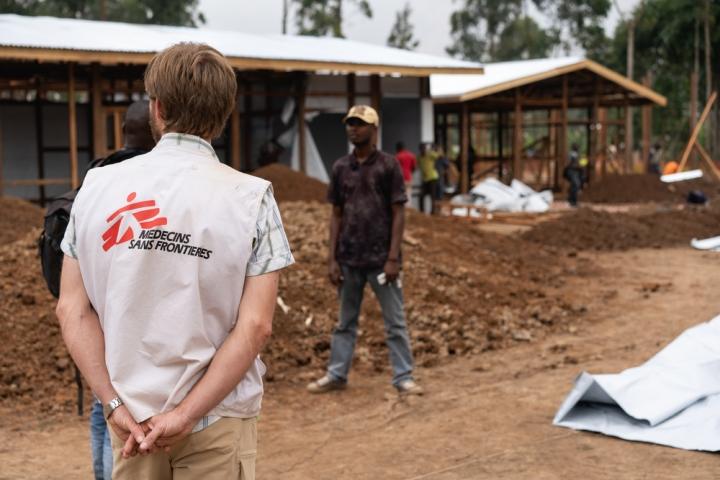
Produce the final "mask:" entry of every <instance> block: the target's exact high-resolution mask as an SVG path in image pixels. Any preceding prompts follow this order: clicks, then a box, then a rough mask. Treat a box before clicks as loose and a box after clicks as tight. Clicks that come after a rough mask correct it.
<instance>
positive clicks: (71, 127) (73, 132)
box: [67, 63, 80, 188]
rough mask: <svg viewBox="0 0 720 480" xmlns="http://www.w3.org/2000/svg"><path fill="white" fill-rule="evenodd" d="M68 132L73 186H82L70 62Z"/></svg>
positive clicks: (72, 74)
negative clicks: (79, 172)
mask: <svg viewBox="0 0 720 480" xmlns="http://www.w3.org/2000/svg"><path fill="white" fill-rule="evenodd" d="M67 102H68V133H69V139H68V140H69V141H68V145H69V147H70V151H69V154H70V182H71V186H72V188H78V187H79V186H80V176H79V175H78V151H77V110H76V106H75V64H74V63H70V64H68V92H67Z"/></svg>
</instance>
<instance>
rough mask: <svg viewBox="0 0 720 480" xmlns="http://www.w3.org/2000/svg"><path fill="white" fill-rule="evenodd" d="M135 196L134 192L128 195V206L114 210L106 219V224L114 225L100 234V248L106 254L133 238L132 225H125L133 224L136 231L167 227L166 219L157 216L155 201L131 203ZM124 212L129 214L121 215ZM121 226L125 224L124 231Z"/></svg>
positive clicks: (158, 212)
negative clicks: (101, 241) (101, 240)
mask: <svg viewBox="0 0 720 480" xmlns="http://www.w3.org/2000/svg"><path fill="white" fill-rule="evenodd" d="M136 196H137V194H136V193H135V192H132V193H131V194H130V195H128V196H127V201H128V204H127V205H125V206H124V207H121V208H119V209H117V210H115V211H114V212H113V213H112V214H111V215H110V216H109V217H108V218H107V222H108V223H111V222H113V221H114V223H112V225H110V226H109V227H108V229H107V230H105V233H103V234H102V239H103V241H104V243H103V247H102V248H103V250H105V251H106V252H107V251H108V250H110V249H111V248H112V247H114V246H115V245H120V244H121V243H125V242H127V241H130V240H132V239H133V238H135V231H134V230H133V225H127V224H128V223H131V224H132V223H134V224H135V225H134V226H135V227H136V228H137V230H138V231H139V230H145V229H148V228H154V227H160V226H162V225H167V218H166V217H159V216H158V215H159V214H160V209H159V208H157V207H156V206H155V200H143V201H140V202H135V203H131V202H133V200H135V197H136ZM126 212H131V214H125V215H123V214H124V213H126ZM128 221H129V222H128ZM123 224H125V228H124V229H123V228H122V227H123Z"/></svg>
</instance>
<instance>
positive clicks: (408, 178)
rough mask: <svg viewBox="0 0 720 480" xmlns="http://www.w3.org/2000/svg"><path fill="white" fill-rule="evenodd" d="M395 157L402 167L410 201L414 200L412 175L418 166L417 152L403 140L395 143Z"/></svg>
mask: <svg viewBox="0 0 720 480" xmlns="http://www.w3.org/2000/svg"><path fill="white" fill-rule="evenodd" d="M395 158H396V159H397V161H398V163H400V168H401V169H402V174H403V180H404V181H405V192H406V194H407V198H408V203H409V202H411V201H412V177H413V172H414V171H415V169H416V168H417V159H416V158H415V154H414V153H412V152H411V151H410V150H408V149H406V148H405V144H404V143H403V142H397V143H396V144H395Z"/></svg>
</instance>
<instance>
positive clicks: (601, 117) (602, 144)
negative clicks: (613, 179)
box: [598, 108, 607, 178]
mask: <svg viewBox="0 0 720 480" xmlns="http://www.w3.org/2000/svg"><path fill="white" fill-rule="evenodd" d="M606 118H607V110H606V109H604V108H601V109H600V111H599V112H598V128H599V129H600V135H599V139H598V152H599V154H600V162H601V163H600V176H601V177H602V178H605V177H606V176H607V126H606V125H605V119H606Z"/></svg>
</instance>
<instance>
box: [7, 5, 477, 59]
mask: <svg viewBox="0 0 720 480" xmlns="http://www.w3.org/2000/svg"><path fill="white" fill-rule="evenodd" d="M178 42H202V43H207V44H209V45H211V46H213V47H214V48H216V49H218V50H219V51H220V52H222V53H223V54H224V55H225V56H227V57H228V58H237V59H257V60H269V61H274V62H276V63H273V65H277V67H278V69H281V68H283V66H285V67H287V65H285V64H283V63H282V62H283V61H287V62H310V63H311V64H313V65H314V64H327V65H328V68H331V69H338V68H339V67H338V66H339V65H340V66H342V65H348V66H355V67H357V68H355V69H356V70H361V69H362V66H364V65H374V66H385V67H388V70H389V71H392V68H393V67H396V68H398V69H399V70H400V71H402V70H403V69H424V70H433V71H438V72H442V71H450V72H454V71H471V72H473V73H478V72H482V65H480V64H477V63H472V62H465V61H461V60H455V59H452V58H446V57H440V56H435V55H426V54H421V53H415V52H409V51H406V50H400V49H396V48H390V47H383V46H379V45H372V44H367V43H361V42H355V41H351V40H346V39H339V38H329V37H305V36H289V35H257V34H247V33H242V32H237V31H224V30H211V29H206V28H189V27H169V26H159V25H137V24H128V23H118V22H101V21H92V20H76V19H65V18H54V17H28V16H20V15H13V14H4V15H0V50H1V49H3V48H4V49H5V50H7V52H6V53H5V54H4V55H2V56H4V57H5V58H8V57H10V55H11V53H12V52H10V51H9V50H11V49H14V50H17V49H36V50H38V51H40V50H42V51H57V50H63V51H79V52H97V53H98V54H100V53H114V54H121V53H127V54H153V53H155V52H158V51H160V50H162V49H164V48H166V47H168V46H170V45H172V44H175V43H178ZM0 53H2V52H0ZM23 54H24V52H23ZM23 58H28V57H27V56H24V57H23ZM113 58H115V59H117V58H121V57H118V55H114V56H113ZM317 66H318V68H320V67H322V65H317Z"/></svg>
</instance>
